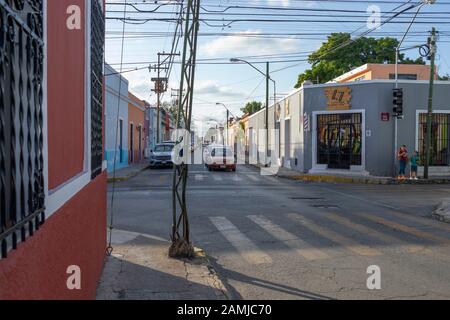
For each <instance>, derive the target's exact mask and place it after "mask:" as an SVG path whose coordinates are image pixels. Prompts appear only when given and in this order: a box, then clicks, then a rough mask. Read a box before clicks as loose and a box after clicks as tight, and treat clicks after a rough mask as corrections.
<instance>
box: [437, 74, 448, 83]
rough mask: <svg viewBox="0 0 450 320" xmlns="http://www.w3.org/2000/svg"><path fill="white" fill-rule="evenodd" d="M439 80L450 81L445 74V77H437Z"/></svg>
mask: <svg viewBox="0 0 450 320" xmlns="http://www.w3.org/2000/svg"><path fill="white" fill-rule="evenodd" d="M439 80H442V81H450V75H449V74H448V73H447V74H446V75H445V76H439Z"/></svg>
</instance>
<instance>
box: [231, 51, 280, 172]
mask: <svg viewBox="0 0 450 320" xmlns="http://www.w3.org/2000/svg"><path fill="white" fill-rule="evenodd" d="M230 62H232V63H237V62H243V63H246V64H248V65H249V66H250V67H252V68H253V69H255V70H256V71H258V72H259V73H261V74H262V75H263V76H264V77H265V78H266V157H267V156H268V155H269V90H270V89H269V81H272V82H273V86H274V97H275V98H274V102H273V103H274V105H275V103H276V82H275V80H273V79H272V78H271V77H270V74H269V62H266V72H265V73H264V72H263V71H261V70H259V69H258V68H257V67H255V66H254V65H253V64H251V63H250V62H248V61H246V60H243V59H238V58H231V59H230ZM265 164H266V165H267V161H266V163H265Z"/></svg>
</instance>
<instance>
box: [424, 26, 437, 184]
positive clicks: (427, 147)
mask: <svg viewBox="0 0 450 320" xmlns="http://www.w3.org/2000/svg"><path fill="white" fill-rule="evenodd" d="M428 42H429V44H428V45H429V47H430V88H429V92H428V113H427V135H426V139H425V166H424V171H423V177H424V179H428V176H429V172H428V171H429V167H430V162H431V133H432V126H433V85H434V77H435V70H434V61H435V57H436V50H437V48H436V29H435V28H433V29H432V30H431V37H430V38H429V41H428Z"/></svg>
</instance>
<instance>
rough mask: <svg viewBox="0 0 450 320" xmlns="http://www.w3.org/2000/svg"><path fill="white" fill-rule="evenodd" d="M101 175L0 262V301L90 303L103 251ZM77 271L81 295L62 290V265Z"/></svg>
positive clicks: (103, 178) (104, 231) (104, 191)
mask: <svg viewBox="0 0 450 320" xmlns="http://www.w3.org/2000/svg"><path fill="white" fill-rule="evenodd" d="M105 185H106V174H105V173H103V174H102V175H101V176H99V177H97V179H96V180H94V181H93V182H92V183H90V184H89V185H88V186H87V187H85V188H84V189H83V190H82V191H81V192H79V193H78V194H77V195H76V196H75V197H73V198H72V199H71V200H70V201H68V202H67V203H66V204H65V205H64V206H63V207H62V208H61V209H60V210H59V211H58V212H57V213H55V214H54V215H53V216H52V217H50V219H48V220H47V221H46V222H45V224H44V225H43V226H42V227H41V229H40V230H39V231H38V232H37V233H36V234H35V236H34V237H32V238H29V239H28V240H27V241H26V242H25V243H23V244H21V245H20V247H19V249H18V250H16V251H12V252H11V253H10V255H9V256H8V258H7V259H5V260H2V261H0V284H1V285H0V300H7V299H58V300H59V299H94V298H95V290H96V287H97V281H98V279H99V278H100V275H101V272H102V268H103V260H104V259H103V257H104V255H105V248H106V242H105V241H106V226H105V221H106V201H105V199H106V188H105ZM71 265H77V266H79V267H80V268H81V290H68V289H67V285H66V282H67V278H68V277H69V275H68V274H66V270H67V267H68V266H71Z"/></svg>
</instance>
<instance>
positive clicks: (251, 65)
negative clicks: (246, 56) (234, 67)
mask: <svg viewBox="0 0 450 320" xmlns="http://www.w3.org/2000/svg"><path fill="white" fill-rule="evenodd" d="M230 61H231V62H244V63H246V64H248V65H249V66H250V67H252V68H253V69H255V70H256V71H258V72H259V73H261V74H262V75H263V76H264V77H269V80H271V81H274V80H272V79H271V78H270V76H269V75H267V74H265V73H264V72H263V71H261V70H259V69H258V68H257V67H255V66H254V65H253V64H251V63H250V62H248V61H246V60H243V59H238V58H232V59H230Z"/></svg>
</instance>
